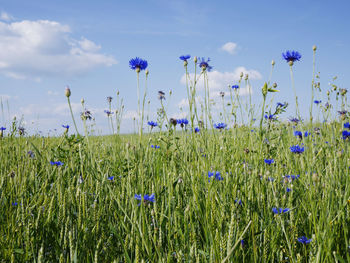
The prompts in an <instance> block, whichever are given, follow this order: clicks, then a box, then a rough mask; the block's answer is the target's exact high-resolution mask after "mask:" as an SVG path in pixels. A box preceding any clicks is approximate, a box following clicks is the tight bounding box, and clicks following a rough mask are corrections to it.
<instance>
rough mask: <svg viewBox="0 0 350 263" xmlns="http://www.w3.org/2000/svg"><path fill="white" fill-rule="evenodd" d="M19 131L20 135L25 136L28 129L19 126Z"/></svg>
mask: <svg viewBox="0 0 350 263" xmlns="http://www.w3.org/2000/svg"><path fill="white" fill-rule="evenodd" d="M18 132H19V135H21V136H23V135H24V134H25V132H26V129H25V128H24V127H21V126H20V127H18Z"/></svg>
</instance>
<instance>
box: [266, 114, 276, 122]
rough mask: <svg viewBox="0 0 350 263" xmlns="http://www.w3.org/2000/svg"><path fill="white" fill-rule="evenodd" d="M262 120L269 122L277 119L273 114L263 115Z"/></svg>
mask: <svg viewBox="0 0 350 263" xmlns="http://www.w3.org/2000/svg"><path fill="white" fill-rule="evenodd" d="M264 118H265V119H266V120H269V121H274V120H277V117H276V116H275V115H274V114H269V115H267V114H265V116H264Z"/></svg>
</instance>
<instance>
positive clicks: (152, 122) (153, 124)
mask: <svg viewBox="0 0 350 263" xmlns="http://www.w3.org/2000/svg"><path fill="white" fill-rule="evenodd" d="M147 124H148V125H149V126H151V129H153V128H154V127H157V126H158V123H157V122H154V121H149V122H147Z"/></svg>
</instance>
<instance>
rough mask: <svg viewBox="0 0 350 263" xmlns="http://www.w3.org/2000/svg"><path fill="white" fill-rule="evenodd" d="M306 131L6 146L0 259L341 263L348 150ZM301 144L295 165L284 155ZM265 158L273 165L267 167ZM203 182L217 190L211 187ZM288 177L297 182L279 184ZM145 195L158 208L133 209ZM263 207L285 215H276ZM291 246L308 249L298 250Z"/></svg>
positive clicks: (338, 126) (324, 130)
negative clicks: (213, 174)
mask: <svg viewBox="0 0 350 263" xmlns="http://www.w3.org/2000/svg"><path fill="white" fill-rule="evenodd" d="M316 126H317V127H319V128H320V134H317V133H316V132H315V131H313V129H310V127H301V126H300V127H298V128H297V129H298V130H301V131H306V130H309V131H310V132H311V134H312V136H309V137H307V138H303V139H302V141H301V140H300V139H298V138H296V137H295V136H294V135H293V128H292V127H291V126H290V125H287V124H279V125H276V126H274V125H272V126H271V127H270V130H269V131H266V130H265V133H264V137H263V139H262V138H261V137H260V134H259V131H258V130H256V131H254V132H252V131H251V128H249V127H240V128H236V129H230V130H228V131H222V132H219V131H216V132H213V131H208V132H207V133H206V132H205V131H201V133H200V134H193V135H192V134H190V133H188V132H187V133H186V132H178V133H171V132H170V133H152V134H148V135H145V136H144V138H143V140H142V144H140V143H139V140H138V139H139V138H138V137H137V136H132V135H129V136H116V135H115V136H104V137H89V140H88V141H87V140H86V139H84V138H80V139H78V140H77V138H76V137H74V136H73V137H67V136H62V137H60V138H39V137H10V136H9V137H4V138H2V139H0V159H1V170H0V173H1V174H0V258H1V260H2V261H3V262H10V261H12V262H58V261H59V262H71V261H73V262H113V261H115V262H142V261H143V262H222V261H223V260H224V259H225V260H226V262H333V261H334V260H338V262H350V254H349V245H350V244H349V242H350V235H349V230H350V217H349V213H350V205H349V201H348V199H349V198H350V188H349V187H350V177H349V166H350V161H349V153H348V143H349V142H348V141H343V140H342V138H341V131H342V123H336V122H334V123H332V124H314V127H316ZM265 138H266V139H267V140H268V143H267V141H266V140H265ZM326 141H328V143H326ZM301 143H304V146H305V152H304V153H302V154H299V155H298V154H293V153H291V152H290V149H289V147H290V146H292V145H296V144H301ZM151 144H156V145H159V146H160V149H154V148H151V147H150V145H151ZM28 151H33V152H34V154H35V157H34V158H31V157H30V156H29V155H28V154H27V152H28ZM267 158H273V159H274V160H275V163H274V164H272V165H270V166H269V165H267V164H265V163H264V159H267ZM50 161H62V162H63V163H64V166H62V167H55V166H51V165H50ZM208 171H220V173H221V176H222V177H223V178H224V179H223V180H222V181H217V180H214V179H213V177H212V178H211V180H210V182H209V181H208ZM291 174H293V175H297V174H299V175H300V178H299V179H296V180H294V181H293V182H288V181H287V180H283V178H282V176H284V175H291ZM109 176H114V180H113V181H111V180H108V179H107V178H108V177H109ZM80 178H82V179H83V181H81V180H80ZM269 178H274V181H271V180H269ZM287 187H288V188H291V189H292V191H291V192H287V191H286V188H287ZM151 193H154V194H155V199H156V201H155V202H154V203H150V202H148V203H144V202H142V203H141V205H140V206H138V203H139V201H137V200H136V199H134V195H135V194H142V195H144V194H151ZM236 199H237V200H241V201H242V205H239V204H238V202H235V200H236ZM15 202H17V205H13V204H12V203H15ZM273 207H277V208H280V207H281V208H290V209H291V210H290V212H288V213H285V214H281V215H275V214H273V212H272V208H273ZM301 236H306V237H308V238H312V242H311V243H310V244H306V245H303V244H301V243H299V242H297V238H299V237H301ZM241 239H243V240H244V246H242V245H241ZM235 244H236V246H235Z"/></svg>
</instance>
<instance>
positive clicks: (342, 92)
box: [340, 89, 348, 96]
mask: <svg viewBox="0 0 350 263" xmlns="http://www.w3.org/2000/svg"><path fill="white" fill-rule="evenodd" d="M346 93H348V90H347V89H340V94H341V95H342V96H345V95H346Z"/></svg>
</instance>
